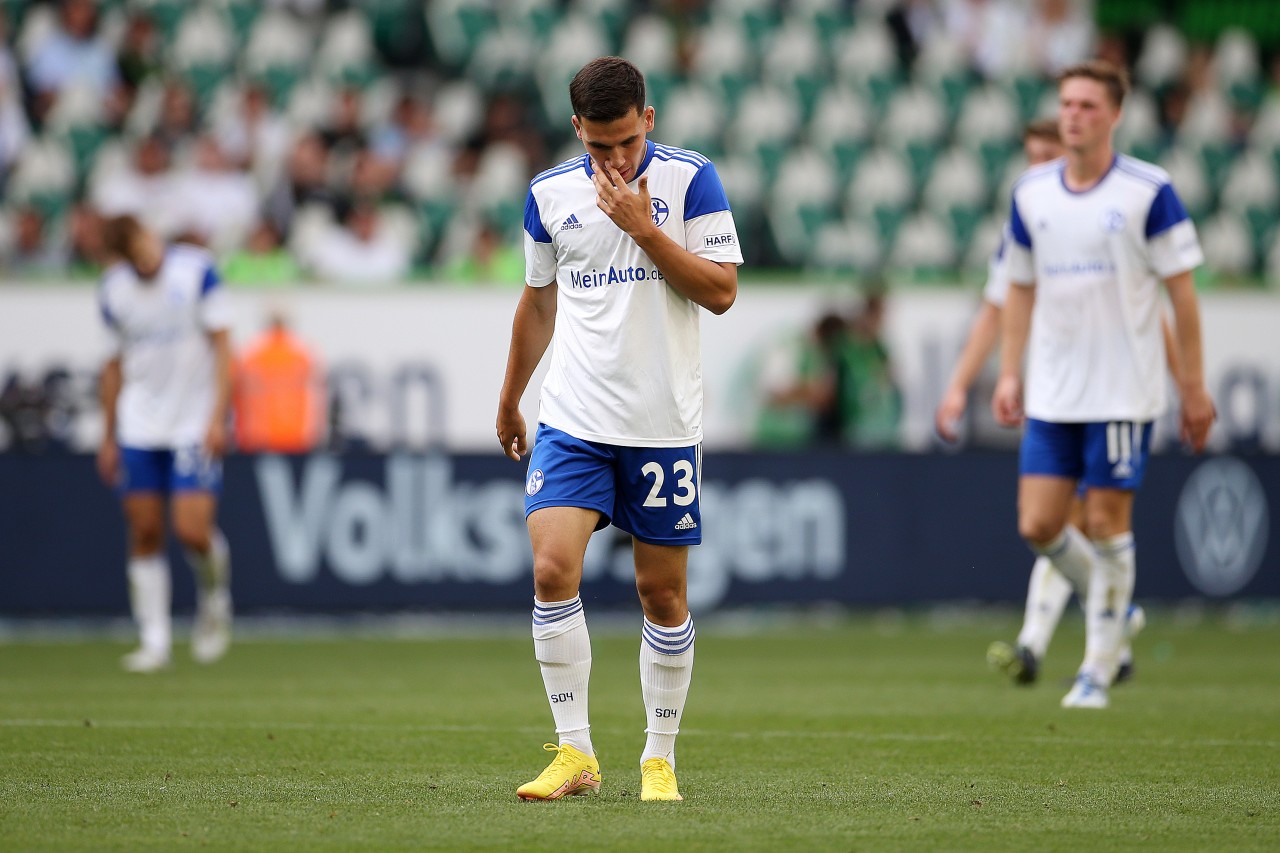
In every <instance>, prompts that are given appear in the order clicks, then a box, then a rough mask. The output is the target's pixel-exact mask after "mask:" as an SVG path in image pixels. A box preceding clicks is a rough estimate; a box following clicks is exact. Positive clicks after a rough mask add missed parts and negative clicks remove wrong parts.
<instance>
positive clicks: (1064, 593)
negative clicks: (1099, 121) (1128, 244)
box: [934, 118, 1176, 685]
mask: <svg viewBox="0 0 1280 853" xmlns="http://www.w3.org/2000/svg"><path fill="white" fill-rule="evenodd" d="M1022 151H1023V154H1024V156H1025V157H1026V159H1027V164H1028V165H1029V166H1039V165H1040V164H1042V163H1047V162H1049V161H1050V160H1056V159H1058V158H1059V157H1061V156H1062V136H1061V134H1060V133H1059V130H1058V120H1057V119H1051V118H1050V119H1038V120H1036V121H1033V122H1031V123H1029V124H1028V125H1027V126H1026V127H1025V128H1024V129H1023V131H1022ZM1008 240H1009V235H1008V229H1007V227H1006V229H1005V233H1004V234H1002V235H1001V240H1000V245H999V246H998V247H997V248H996V251H995V254H994V255H992V257H991V263H990V266H989V269H988V273H987V284H986V287H984V288H983V291H982V307H980V308H979V309H978V314H977V316H976V317H974V318H973V324H972V325H971V326H970V328H969V337H968V338H967V339H966V340H965V343H964V347H963V348H962V349H961V352H960V359H959V361H957V362H956V366H955V369H954V370H953V371H952V374H951V380H950V382H948V383H947V389H946V391H945V392H944V393H943V395H942V400H941V402H939V403H938V409H937V411H936V413H935V414H934V424H935V426H936V427H937V430H938V435H940V436H942V438H944V439H946V440H947V441H955V440H956V438H957V437H958V434H957V425H958V424H959V422H960V419H961V418H963V417H964V413H965V409H966V407H967V406H968V398H969V389H970V388H971V387H973V383H974V380H976V379H977V377H978V373H979V371H981V369H982V365H983V364H985V363H986V360H987V356H989V355H990V354H991V349H992V347H994V346H995V342H996V336H997V334H998V332H999V329H1000V310H1001V309H1002V308H1003V307H1004V301H1005V296H1006V295H1007V294H1008V292H1009V275H1008V266H1007V263H1006V261H1007V259H1008V251H1007V247H1008ZM1160 328H1161V332H1162V334H1163V335H1164V336H1165V343H1166V350H1167V354H1168V356H1169V359H1170V370H1171V372H1174V373H1175V376H1176V372H1175V371H1174V364H1173V359H1172V352H1171V351H1168V349H1169V347H1168V345H1169V344H1170V343H1171V340H1172V339H1171V338H1170V332H1169V329H1168V326H1167V325H1166V324H1165V322H1164V319H1163V318H1161V321H1160ZM1083 513H1084V504H1083V502H1082V501H1081V500H1078V499H1077V500H1075V501H1073V503H1072V507H1071V516H1070V523H1071V525H1072V526H1074V527H1076V528H1081V527H1083V526H1084V521H1083ZM1088 585H1089V579H1088V577H1085V576H1080V577H1075V578H1067V577H1064V576H1063V575H1062V574H1061V573H1060V572H1058V570H1057V569H1055V568H1054V567H1053V564H1052V563H1051V562H1050V561H1049V558H1048V557H1037V558H1036V561H1035V563H1034V564H1033V565H1032V567H1031V580H1030V582H1029V583H1028V584H1027V603H1026V609H1025V611H1024V616H1023V622H1022V630H1021V631H1020V632H1019V633H1018V639H1017V645H1015V646H1011V645H1010V644H1008V643H1006V642H1003V641H997V642H994V643H992V644H991V647H990V648H989V649H988V650H987V660H988V661H989V662H990V663H991V665H992V666H993V667H995V668H997V669H999V670H1001V671H1003V672H1005V673H1007V674H1008V675H1009V676H1010V677H1011V678H1012V679H1013V681H1014V683H1016V684H1024V685H1025V684H1033V683H1034V682H1035V680H1036V677H1037V675H1038V674H1039V671H1040V661H1041V660H1043V659H1044V656H1045V654H1046V653H1047V652H1048V650H1049V643H1050V641H1051V640H1052V639H1053V633H1054V631H1055V630H1057V627H1058V620H1059V619H1061V617H1062V611H1063V609H1064V608H1065V607H1066V605H1067V601H1069V600H1070V598H1071V594H1072V592H1075V593H1076V594H1077V595H1078V596H1079V597H1080V601H1081V602H1082V603H1083V602H1084V599H1085V595H1086V591H1087V590H1088ZM1144 622H1145V615H1144V614H1143V613H1142V612H1141V608H1139V607H1137V606H1136V605H1134V606H1131V607H1130V612H1129V614H1128V615H1127V617H1126V632H1125V640H1124V643H1123V644H1122V646H1121V649H1120V665H1119V669H1118V670H1117V673H1116V680H1117V681H1124V680H1126V679H1128V678H1129V677H1130V676H1131V675H1132V674H1133V651H1132V649H1131V647H1130V645H1129V640H1130V639H1131V638H1132V636H1133V635H1134V634H1136V633H1137V630H1139V629H1140V628H1141V625H1142V624H1143V623H1144Z"/></svg>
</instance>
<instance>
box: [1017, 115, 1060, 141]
mask: <svg viewBox="0 0 1280 853" xmlns="http://www.w3.org/2000/svg"><path fill="white" fill-rule="evenodd" d="M1028 139H1044V140H1047V141H1049V142H1056V143H1059V144H1061V143H1062V129H1061V128H1059V127H1058V120H1057V119H1056V118H1038V119H1036V120H1035V121H1029V122H1027V124H1026V126H1025V127H1024V128H1022V141H1023V142H1026V141H1027V140H1028Z"/></svg>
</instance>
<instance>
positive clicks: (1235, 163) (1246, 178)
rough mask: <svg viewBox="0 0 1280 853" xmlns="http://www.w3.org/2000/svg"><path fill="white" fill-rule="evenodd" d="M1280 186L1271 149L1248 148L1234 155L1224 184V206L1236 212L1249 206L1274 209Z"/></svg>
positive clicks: (1278, 197) (1245, 209)
mask: <svg viewBox="0 0 1280 853" xmlns="http://www.w3.org/2000/svg"><path fill="white" fill-rule="evenodd" d="M1277 203H1280V187H1278V186H1277V182H1276V167H1275V163H1274V162H1273V160H1272V158H1271V152H1269V151H1260V150H1258V149H1249V150H1247V151H1245V152H1244V153H1243V154H1242V155H1240V156H1238V157H1236V158H1234V159H1233V160H1232V161H1231V163H1230V166H1229V167H1228V170H1227V175H1226V180H1225V182H1224V183H1223V185H1222V207H1223V208H1224V209H1226V210H1231V211H1234V212H1236V213H1244V212H1245V211H1247V210H1249V209H1250V208H1259V209H1275V208H1276V205H1277Z"/></svg>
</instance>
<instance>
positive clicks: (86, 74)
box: [27, 0, 120, 120]
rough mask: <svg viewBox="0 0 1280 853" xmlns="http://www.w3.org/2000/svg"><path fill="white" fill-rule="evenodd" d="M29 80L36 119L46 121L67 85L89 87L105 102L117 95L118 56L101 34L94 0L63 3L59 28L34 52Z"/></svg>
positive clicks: (28, 75)
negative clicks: (59, 94)
mask: <svg viewBox="0 0 1280 853" xmlns="http://www.w3.org/2000/svg"><path fill="white" fill-rule="evenodd" d="M27 80H28V82H29V83H30V85H31V87H32V90H33V91H32V95H33V103H32V108H33V112H34V114H35V116H36V118H37V120H43V118H44V116H45V115H46V114H47V113H48V111H49V108H50V107H51V106H52V105H53V102H54V101H55V100H56V99H57V96H58V93H59V92H60V91H62V90H63V89H64V88H66V87H67V86H71V85H86V86H90V87H92V88H94V89H96V90H97V91H98V92H99V93H100V94H101V95H102V97H103V99H104V100H106V99H108V97H109V96H112V95H113V94H114V90H115V89H116V86H117V85H118V84H119V81H120V77H119V72H118V70H117V67H116V57H115V54H114V53H112V51H111V47H110V46H109V45H108V44H107V42H106V40H105V39H103V38H102V36H101V35H100V34H99V33H98V7H97V4H96V3H95V2H94V0H61V2H60V3H59V4H58V24H57V27H56V28H55V29H54V30H53V32H51V33H50V34H49V35H48V36H46V37H45V38H44V39H43V40H42V41H41V42H40V43H39V44H38V45H36V47H35V48H34V50H33V51H32V54H31V59H30V61H29V64H28V65H27Z"/></svg>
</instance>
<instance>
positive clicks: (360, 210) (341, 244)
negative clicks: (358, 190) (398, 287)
mask: <svg viewBox="0 0 1280 853" xmlns="http://www.w3.org/2000/svg"><path fill="white" fill-rule="evenodd" d="M342 223H343V224H342V225H341V226H335V227H334V228H333V229H332V230H331V231H330V233H329V234H327V235H326V236H325V237H324V239H321V240H317V241H316V242H315V244H314V245H313V246H312V247H311V249H310V252H309V254H310V255H311V257H310V258H309V266H310V268H311V271H312V272H313V273H315V275H316V277H318V278H320V279H321V280H323V281H330V282H339V283H347V284H366V285H368V284H384V285H390V284H395V283H396V282H398V281H399V280H400V279H402V278H404V276H405V275H406V274H407V273H408V272H409V267H410V264H411V263H412V261H413V246H411V245H406V244H405V243H404V242H403V241H402V240H401V239H400V238H399V236H398V235H396V234H395V233H393V232H392V230H391V229H387V228H380V227H379V225H380V216H379V213H378V208H377V207H376V206H375V205H374V204H373V203H372V202H370V201H366V200H357V201H356V202H355V203H354V204H352V205H351V207H350V209H349V210H348V211H347V213H346V215H345V216H344V217H343V220H342Z"/></svg>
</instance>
